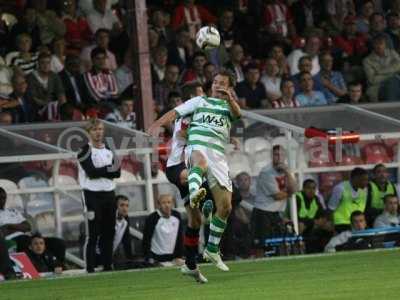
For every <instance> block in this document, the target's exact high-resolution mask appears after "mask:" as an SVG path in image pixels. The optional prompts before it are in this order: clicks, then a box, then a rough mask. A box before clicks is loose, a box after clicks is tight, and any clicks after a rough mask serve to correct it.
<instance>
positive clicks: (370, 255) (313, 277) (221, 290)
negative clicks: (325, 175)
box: [0, 250, 400, 300]
mask: <svg viewBox="0 0 400 300" xmlns="http://www.w3.org/2000/svg"><path fill="white" fill-rule="evenodd" d="M228 265H229V266H230V268H231V271H230V272H226V273H224V272H221V271H219V270H217V269H216V268H215V267H214V266H212V265H203V266H202V267H201V270H202V271H203V273H204V274H205V275H206V276H207V278H208V279H209V283H208V284H204V285H200V284H198V283H196V282H194V281H193V280H192V279H191V278H189V277H184V276H182V275H181V274H180V273H179V272H178V270H177V269H176V268H164V269H153V270H151V269H148V270H145V271H131V272H129V271H127V272H114V273H100V274H94V275H90V276H86V275H85V276H77V277H66V278H58V279H55V280H51V279H41V280H36V281H20V282H18V281H15V282H8V283H2V284H0V299H1V300H7V299H10V300H22V299H29V300H36V299H38V300H45V299H49V300H50V299H51V300H58V299H60V300H61V299H62V300H64V299H73V300H80V299H146V300H158V299H161V300H170V299H184V300H188V299H245V300H253V299H279V300H283V299H292V300H293V299H318V300H319V299H340V300H343V299H352V300H353V299H377V300H381V299H400V250H385V251H364V252H350V253H338V254H335V255H322V256H309V257H304V256H303V257H289V258H288V259H280V258H278V259H274V258H273V259H265V260H259V261H241V262H238V263H228Z"/></svg>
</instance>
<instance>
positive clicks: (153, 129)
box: [147, 109, 178, 136]
mask: <svg viewBox="0 0 400 300" xmlns="http://www.w3.org/2000/svg"><path fill="white" fill-rule="evenodd" d="M177 118H178V114H177V112H176V110H175V109H172V110H170V111H169V112H167V113H166V114H165V115H163V116H162V117H161V118H159V119H158V120H156V121H155V122H154V123H153V124H151V126H150V127H149V128H148V129H147V133H148V134H149V135H151V136H158V134H159V130H160V128H161V127H162V126H165V125H169V124H171V123H172V122H173V121H175V120H176V119H177Z"/></svg>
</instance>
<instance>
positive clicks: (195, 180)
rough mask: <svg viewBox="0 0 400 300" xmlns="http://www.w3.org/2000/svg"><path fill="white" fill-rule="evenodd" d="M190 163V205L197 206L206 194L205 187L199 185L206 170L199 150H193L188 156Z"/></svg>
mask: <svg viewBox="0 0 400 300" xmlns="http://www.w3.org/2000/svg"><path fill="white" fill-rule="evenodd" d="M190 164H191V166H192V167H191V168H190V170H189V176H188V183H189V194H190V195H189V199H190V207H192V208H198V207H199V205H200V202H201V201H202V200H203V199H204V197H205V196H206V194H207V191H206V189H205V188H202V187H201V185H202V184H203V177H204V174H205V172H206V170H207V161H206V159H205V158H204V156H203V154H202V153H201V152H199V151H193V152H192V154H191V157H190Z"/></svg>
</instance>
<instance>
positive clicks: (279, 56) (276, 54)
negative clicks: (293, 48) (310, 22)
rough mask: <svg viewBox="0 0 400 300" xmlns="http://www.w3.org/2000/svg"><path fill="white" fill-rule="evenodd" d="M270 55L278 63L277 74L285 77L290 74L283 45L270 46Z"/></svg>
mask: <svg viewBox="0 0 400 300" xmlns="http://www.w3.org/2000/svg"><path fill="white" fill-rule="evenodd" d="M270 57H271V58H273V59H275V60H276V62H277V63H278V68H279V73H278V74H279V76H280V77H287V76H289V74H290V70H289V65H288V63H287V61H286V56H285V53H284V51H283V46H282V45H280V44H275V45H273V46H272V49H271V53H270Z"/></svg>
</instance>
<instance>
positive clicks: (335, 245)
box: [325, 210, 367, 252]
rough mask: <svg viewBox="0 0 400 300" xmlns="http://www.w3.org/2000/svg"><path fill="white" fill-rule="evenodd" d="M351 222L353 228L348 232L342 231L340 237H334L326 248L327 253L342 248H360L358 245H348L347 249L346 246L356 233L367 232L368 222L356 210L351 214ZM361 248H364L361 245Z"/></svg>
mask: <svg viewBox="0 0 400 300" xmlns="http://www.w3.org/2000/svg"><path fill="white" fill-rule="evenodd" d="M350 220H351V228H350V227H349V228H348V229H347V230H346V231H342V232H340V233H339V234H338V235H336V236H334V237H333V238H332V239H331V240H330V241H329V243H328V244H327V245H326V246H325V252H336V251H337V250H341V249H340V248H342V249H343V248H344V249H352V248H356V249H357V248H358V249H359V248H360V246H358V247H357V245H348V247H345V245H346V243H347V242H348V241H349V240H350V239H351V237H352V236H353V232H354V231H360V230H365V229H366V228H367V221H366V219H365V216H364V214H363V213H362V212H361V211H359V210H355V211H353V212H352V213H351V215H350ZM361 243H362V241H361ZM361 248H364V247H363V245H361Z"/></svg>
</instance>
